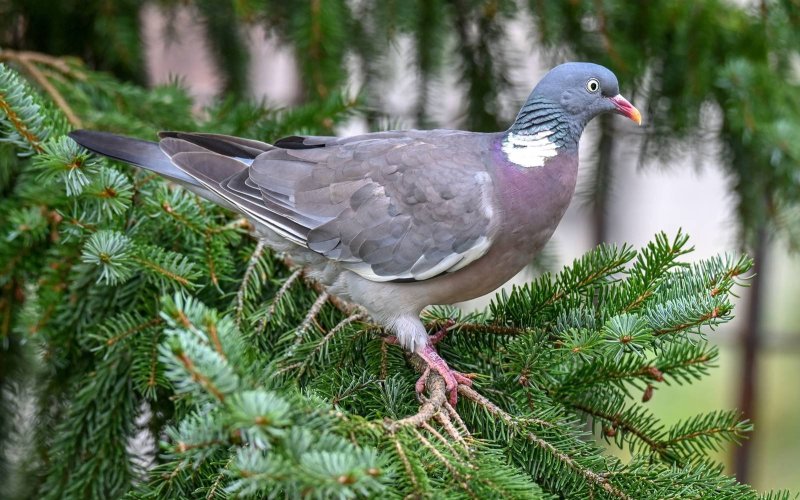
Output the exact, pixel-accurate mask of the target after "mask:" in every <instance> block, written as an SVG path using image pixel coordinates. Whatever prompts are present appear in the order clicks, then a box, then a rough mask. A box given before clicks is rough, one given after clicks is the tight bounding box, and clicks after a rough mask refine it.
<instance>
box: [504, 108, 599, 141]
mask: <svg viewBox="0 0 800 500" xmlns="http://www.w3.org/2000/svg"><path fill="white" fill-rule="evenodd" d="M584 125H585V124H584V123H580V122H578V121H576V120H575V119H574V118H572V117H568V116H567V115H566V114H565V113H564V111H563V109H562V108H561V106H560V105H559V104H558V103H555V102H553V101H550V100H548V99H543V98H540V97H538V98H537V97H531V98H529V99H528V101H527V102H526V103H525V105H524V106H522V109H521V110H520V111H519V114H518V115H517V119H516V120H515V121H514V124H513V125H511V128H510V129H509V130H508V132H509V133H513V134H514V135H516V136H518V137H524V136H532V137H533V136H536V134H540V133H542V132H545V131H552V134H550V135H548V137H547V139H548V140H549V141H550V142H552V143H553V144H555V146H556V148H558V149H564V150H567V151H573V150H577V149H578V141H579V140H580V137H581V132H583V127H584Z"/></svg>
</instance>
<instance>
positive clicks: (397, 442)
mask: <svg viewBox="0 0 800 500" xmlns="http://www.w3.org/2000/svg"><path fill="white" fill-rule="evenodd" d="M391 439H392V441H394V447H395V449H396V450H397V455H398V456H400V461H401V462H403V467H405V469H406V473H407V474H408V478H409V479H410V480H411V485H412V486H413V487H414V490H416V491H419V483H418V482H417V476H416V475H414V468H413V467H411V461H410V460H409V459H408V457H407V456H406V452H405V451H403V445H401V444H400V440H399V439H397V438H396V437H395V436H394V435H392V436H391Z"/></svg>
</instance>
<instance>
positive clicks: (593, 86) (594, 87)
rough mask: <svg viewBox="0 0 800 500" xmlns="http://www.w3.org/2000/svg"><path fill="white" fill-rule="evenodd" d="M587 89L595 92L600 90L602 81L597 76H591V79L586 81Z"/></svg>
mask: <svg viewBox="0 0 800 500" xmlns="http://www.w3.org/2000/svg"><path fill="white" fill-rule="evenodd" d="M586 90H588V91H589V92H593V93H594V92H597V91H598V90H600V82H598V81H597V78H590V79H589V81H588V82H586Z"/></svg>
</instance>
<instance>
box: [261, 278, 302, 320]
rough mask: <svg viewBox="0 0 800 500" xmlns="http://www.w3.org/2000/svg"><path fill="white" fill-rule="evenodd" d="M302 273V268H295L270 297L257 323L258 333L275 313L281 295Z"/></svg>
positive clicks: (284, 293)
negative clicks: (267, 306)
mask: <svg viewBox="0 0 800 500" xmlns="http://www.w3.org/2000/svg"><path fill="white" fill-rule="evenodd" d="M302 274H303V270H302V269H297V270H296V271H294V272H293V273H292V274H291V276H289V278H288V279H287V280H286V281H284V283H283V285H281V287H280V288H279V289H278V293H276V294H275V297H273V299H272V304H270V306H269V308H268V309H267V312H266V314H264V317H263V318H262V319H261V322H260V323H259V325H258V333H259V334H260V333H263V332H264V328H266V327H267V320H268V319H269V318H271V317H272V315H273V314H275V307H277V304H278V302H280V301H281V299H282V298H283V296H284V295H286V292H287V291H289V288H290V287H291V286H292V284H293V283H294V282H295V281H297V278H299V277H300V276H301V275H302Z"/></svg>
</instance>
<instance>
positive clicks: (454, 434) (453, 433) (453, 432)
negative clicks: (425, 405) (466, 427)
mask: <svg viewBox="0 0 800 500" xmlns="http://www.w3.org/2000/svg"><path fill="white" fill-rule="evenodd" d="M445 404H447V403H445ZM434 418H435V419H436V421H437V422H439V424H440V425H441V426H442V428H443V429H444V430H445V432H447V435H448V436H450V437H451V438H453V439H455V440H456V441H457V442H458V443H459V444H460V445H461V446H463V447H464V450H465V451H467V452H468V453H469V451H470V449H469V445H468V444H467V440H466V439H464V436H462V435H461V433H460V432H458V429H456V427H455V426H454V425H453V421H452V420H451V419H450V417H449V416H448V414H447V413H444V412H442V411H441V409H440V410H439V411H438V412H437V413H436V415H434ZM467 435H469V432H467Z"/></svg>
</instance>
